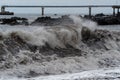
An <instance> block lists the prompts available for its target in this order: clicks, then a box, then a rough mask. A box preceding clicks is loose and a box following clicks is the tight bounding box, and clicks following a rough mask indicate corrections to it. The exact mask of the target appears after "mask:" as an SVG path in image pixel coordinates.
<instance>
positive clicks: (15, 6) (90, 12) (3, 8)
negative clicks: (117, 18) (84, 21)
mask: <svg viewBox="0 0 120 80" xmlns="http://www.w3.org/2000/svg"><path fill="white" fill-rule="evenodd" d="M37 7H40V8H41V10H42V13H41V14H42V15H44V14H45V12H44V9H45V8H88V10H89V16H90V17H91V15H92V8H97V7H101V8H102V7H103V8H104V7H108V8H113V15H115V11H116V9H117V12H119V9H120V5H83V6H30V5H29V6H24V5H22V6H21V5H3V6H1V12H6V11H5V8H37Z"/></svg>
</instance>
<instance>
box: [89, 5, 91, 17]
mask: <svg viewBox="0 0 120 80" xmlns="http://www.w3.org/2000/svg"><path fill="white" fill-rule="evenodd" d="M89 17H90V18H91V7H89Z"/></svg>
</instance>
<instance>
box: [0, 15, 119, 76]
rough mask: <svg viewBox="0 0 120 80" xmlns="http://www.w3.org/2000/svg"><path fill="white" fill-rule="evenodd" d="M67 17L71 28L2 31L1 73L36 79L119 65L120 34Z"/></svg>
mask: <svg viewBox="0 0 120 80" xmlns="http://www.w3.org/2000/svg"><path fill="white" fill-rule="evenodd" d="M70 17H71V18H72V19H73V21H74V24H73V25H62V26H61V25H59V26H41V27H38V28H36V29H34V30H32V31H25V30H16V31H7V32H1V33H0V55H1V56H0V70H1V71H2V72H4V74H7V75H14V76H18V77H35V76H38V75H50V74H62V73H75V72H80V71H84V70H91V69H99V68H109V67H117V66H119V62H120V54H119V51H120V37H119V36H120V32H112V31H107V30H98V29H95V26H97V25H96V24H94V22H91V21H88V20H83V19H80V18H78V17H76V16H70ZM0 74H1V75H2V73H0Z"/></svg>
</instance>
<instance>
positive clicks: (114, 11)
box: [113, 8, 115, 16]
mask: <svg viewBox="0 0 120 80" xmlns="http://www.w3.org/2000/svg"><path fill="white" fill-rule="evenodd" d="M113 16H115V8H113Z"/></svg>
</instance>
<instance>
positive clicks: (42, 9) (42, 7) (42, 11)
mask: <svg viewBox="0 0 120 80" xmlns="http://www.w3.org/2000/svg"><path fill="white" fill-rule="evenodd" d="M42 16H44V7H42Z"/></svg>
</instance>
